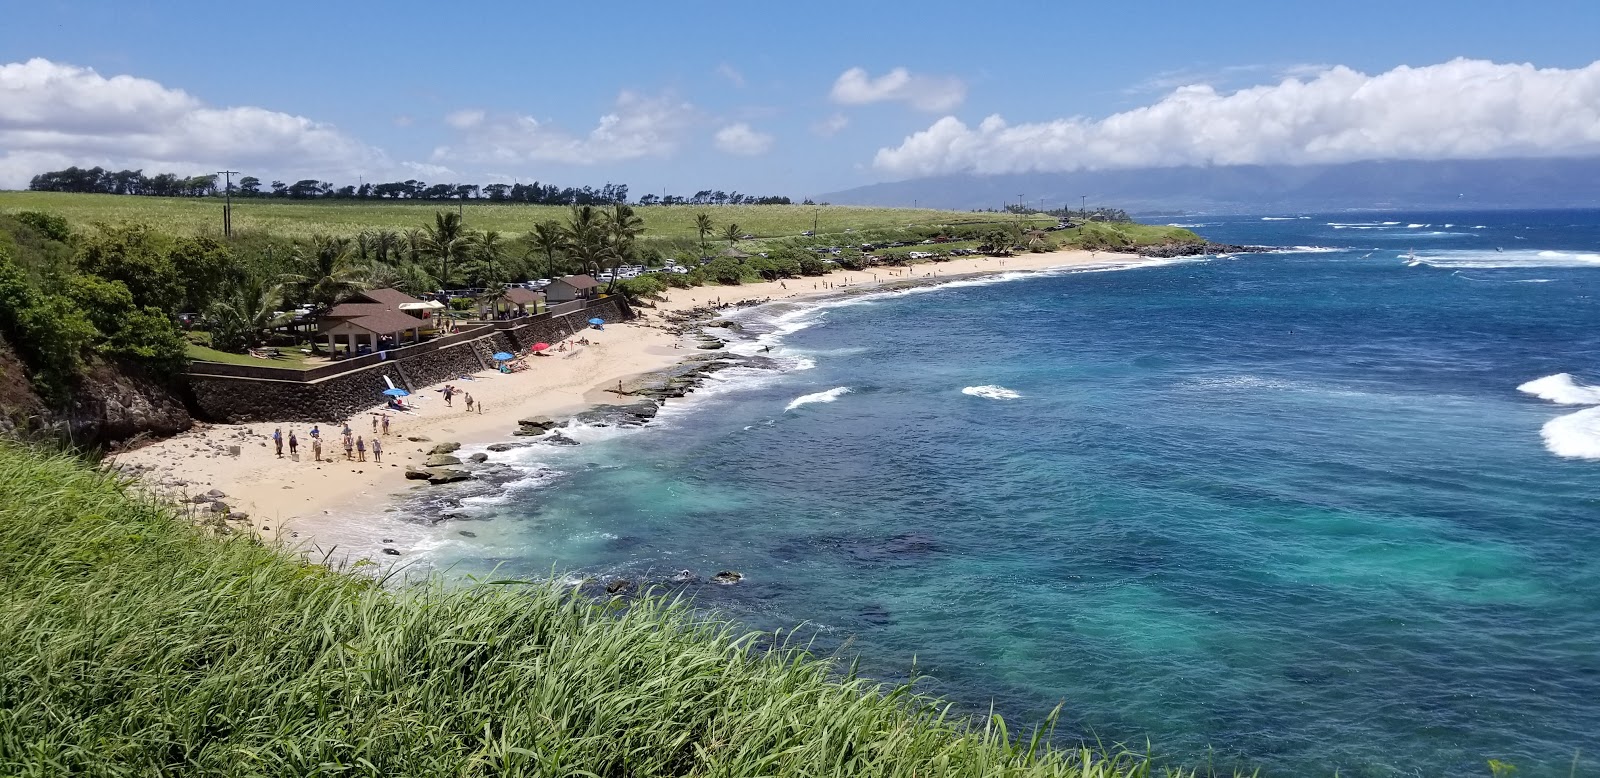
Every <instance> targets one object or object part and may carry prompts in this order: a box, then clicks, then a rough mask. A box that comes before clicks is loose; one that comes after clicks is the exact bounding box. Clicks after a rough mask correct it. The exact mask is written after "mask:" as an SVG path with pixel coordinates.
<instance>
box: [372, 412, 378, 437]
mask: <svg viewBox="0 0 1600 778" xmlns="http://www.w3.org/2000/svg"><path fill="white" fill-rule="evenodd" d="M372 434H374V435H376V434H378V414H376V413H374V414H372Z"/></svg>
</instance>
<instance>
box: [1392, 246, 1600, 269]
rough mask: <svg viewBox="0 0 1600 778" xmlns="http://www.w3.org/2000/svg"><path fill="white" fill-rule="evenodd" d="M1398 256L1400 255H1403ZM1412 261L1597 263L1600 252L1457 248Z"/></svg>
mask: <svg viewBox="0 0 1600 778" xmlns="http://www.w3.org/2000/svg"><path fill="white" fill-rule="evenodd" d="M1400 258H1402V259H1404V258H1405V257H1404V255H1402V256H1401V257H1400ZM1411 264H1413V265H1428V266H1431V267H1443V268H1452V269H1459V268H1479V269H1493V268H1534V267H1571V268H1585V267H1600V254H1593V253H1588V252H1582V251H1551V250H1544V251H1539V250H1535V249H1517V250H1513V251H1494V250H1492V249H1491V250H1484V249H1459V250H1453V251H1429V252H1426V253H1419V254H1418V255H1417V259H1416V261H1415V262H1412V263H1411Z"/></svg>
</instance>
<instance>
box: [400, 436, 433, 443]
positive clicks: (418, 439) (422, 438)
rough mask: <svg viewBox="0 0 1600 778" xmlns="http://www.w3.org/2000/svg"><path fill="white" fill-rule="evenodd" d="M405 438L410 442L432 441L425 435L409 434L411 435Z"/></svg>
mask: <svg viewBox="0 0 1600 778" xmlns="http://www.w3.org/2000/svg"><path fill="white" fill-rule="evenodd" d="M406 440H409V441H411V442H412V443H432V442H433V438H430V437H428V436H427V435H411V436H409V437H407V438H406Z"/></svg>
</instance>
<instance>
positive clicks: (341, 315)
mask: <svg viewBox="0 0 1600 778" xmlns="http://www.w3.org/2000/svg"><path fill="white" fill-rule="evenodd" d="M389 310H390V308H389V306H387V305H384V304H383V303H339V304H338V305H335V306H333V307H332V308H329V309H328V312H327V313H325V314H323V315H322V317H323V318H324V319H353V318H355V317H357V316H375V315H377V314H380V313H385V312H387V311H389Z"/></svg>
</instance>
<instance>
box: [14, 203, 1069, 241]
mask: <svg viewBox="0 0 1600 778" xmlns="http://www.w3.org/2000/svg"><path fill="white" fill-rule="evenodd" d="M458 207H459V208H460V209H461V212H462V219H463V222H464V223H465V224H466V226H467V227H469V228H471V229H474V230H498V231H500V232H501V233H502V234H503V235H505V236H506V237H508V238H509V237H514V236H517V235H521V234H522V233H524V232H527V231H528V230H531V229H533V225H534V224H536V223H538V222H540V221H544V220H546V219H554V220H556V221H565V220H566V218H567V215H568V213H569V210H568V208H567V207H566V206H562V205H528V204H525V203H491V202H489V201H486V200H469V201H466V202H425V201H417V202H411V201H387V202H385V201H374V200H367V201H350V200H330V201H320V200H313V201H304V200H284V199H275V198H252V199H241V200H234V204H233V209H234V210H233V228H234V230H235V232H257V233H265V234H269V235H275V236H278V237H284V238H308V237H310V236H311V235H313V234H317V233H325V234H329V235H342V236H346V237H351V236H354V235H356V234H357V233H360V232H364V231H367V230H376V229H391V230H405V229H408V228H413V227H417V228H420V227H422V226H423V225H424V224H429V223H432V221H433V214H434V212H435V211H454V210H456V209H457V208H458ZM17 211H45V212H48V213H53V214H59V215H61V216H65V217H66V218H67V220H68V221H69V222H71V224H72V226H73V227H74V228H75V229H87V228H89V227H90V226H92V225H94V224H95V223H96V222H108V223H116V222H128V221H132V222H139V223H142V224H150V225H153V226H155V227H157V228H158V229H160V230H162V231H163V232H167V233H170V234H173V235H214V236H220V234H221V231H222V201H221V200H218V199H215V198H193V197H132V196H126V195H105V194H72V193H62V192H0V213H12V212H17ZM637 212H638V215H639V217H640V218H642V219H644V225H645V235H646V236H647V237H648V238H650V239H652V240H656V239H675V240H682V241H684V242H685V245H693V246H698V245H699V236H698V234H697V233H696V232H695V227H694V218H695V215H696V214H700V213H705V214H709V215H710V216H711V218H712V220H713V221H714V222H715V223H716V225H717V229H718V230H721V229H722V228H723V227H724V226H726V225H728V224H738V225H739V227H740V229H741V231H742V232H745V233H749V234H751V235H755V236H756V237H758V238H775V237H786V236H795V235H799V234H800V233H801V232H802V231H804V230H810V229H812V228H813V226H814V227H815V228H816V229H817V231H818V232H821V233H824V234H834V233H843V232H844V231H846V230H851V231H856V232H859V231H862V230H868V229H874V228H901V227H906V226H909V225H913V224H921V225H938V224H969V223H991V222H995V221H1004V222H1009V221H1011V220H1013V219H1014V218H1015V217H1012V216H1008V215H1004V214H993V213H968V212H965V211H940V210H934V209H931V208H875V207H867V206H849V205H824V206H807V205H725V206H711V205H708V206H682V205H672V206H664V205H663V206H640V207H638V208H637ZM1054 223H1055V219H1053V218H1050V217H1045V216H1040V217H1035V218H1034V219H1032V221H1030V224H1033V225H1034V226H1039V227H1044V226H1048V225H1050V224H1054ZM707 240H708V242H709V243H710V244H711V245H713V246H717V247H718V248H719V249H721V248H724V247H726V245H727V244H726V243H723V242H721V241H719V240H718V239H717V238H716V237H715V235H712V236H708V238H707Z"/></svg>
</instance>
